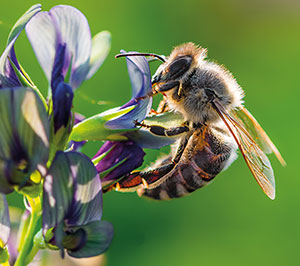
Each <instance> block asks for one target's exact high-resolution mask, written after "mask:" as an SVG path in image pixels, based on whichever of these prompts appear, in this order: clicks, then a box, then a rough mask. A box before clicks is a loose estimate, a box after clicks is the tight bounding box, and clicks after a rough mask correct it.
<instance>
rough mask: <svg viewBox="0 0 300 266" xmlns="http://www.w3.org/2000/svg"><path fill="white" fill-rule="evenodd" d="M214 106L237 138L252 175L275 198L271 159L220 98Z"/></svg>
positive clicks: (270, 196) (268, 194)
mask: <svg viewBox="0 0 300 266" xmlns="http://www.w3.org/2000/svg"><path fill="white" fill-rule="evenodd" d="M213 107H214V109H215V110H216V111H217V113H218V114H219V116H220V118H221V119H222V120H223V122H224V123H225V125H226V126H227V128H228V129H229V131H230V133H231V134H232V136H233V138H234V139H235V141H236V143H237V145H238V147H239V149H240V151H241V153H242V155H243V157H244V159H245V161H246V164H247V165H248V167H249V169H250V171H251V173H252V175H253V176H254V177H255V179H256V181H257V182H258V184H259V185H260V187H261V188H262V189H263V191H264V192H265V193H266V194H267V196H268V197H269V198H271V199H274V198H275V179H274V174H273V169H272V167H271V163H270V161H269V159H268V158H267V156H266V155H265V153H264V152H263V151H262V150H261V149H260V147H259V146H258V145H257V144H256V143H255V141H254V140H253V138H252V137H251V136H250V134H249V133H248V131H247V130H246V129H245V128H244V126H243V125H242V124H240V123H239V122H238V121H237V120H236V119H235V118H234V117H233V116H231V115H230V114H228V112H227V111H226V110H225V108H224V107H223V106H222V104H221V103H220V102H219V101H218V100H214V101H213Z"/></svg>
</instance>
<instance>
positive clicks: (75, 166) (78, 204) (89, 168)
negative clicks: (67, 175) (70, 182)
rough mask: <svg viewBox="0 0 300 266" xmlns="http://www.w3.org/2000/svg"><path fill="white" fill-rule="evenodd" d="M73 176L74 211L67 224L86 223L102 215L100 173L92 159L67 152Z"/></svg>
mask: <svg viewBox="0 0 300 266" xmlns="http://www.w3.org/2000/svg"><path fill="white" fill-rule="evenodd" d="M67 155H68V160H69V164H70V166H71V171H72V173H73V176H75V175H76V176H75V178H76V186H75V188H74V196H73V197H74V198H73V202H72V206H71V210H72V213H71V214H70V215H69V216H68V217H67V224H68V225H70V226H72V225H74V226H75V225H84V224H87V223H90V222H93V221H96V220H98V221H99V220H101V217H102V188H101V181H100V178H99V175H98V173H97V171H96V168H95V166H94V165H93V163H92V162H91V161H90V159H89V158H88V157H87V156H85V155H84V154H81V153H78V152H69V153H67Z"/></svg>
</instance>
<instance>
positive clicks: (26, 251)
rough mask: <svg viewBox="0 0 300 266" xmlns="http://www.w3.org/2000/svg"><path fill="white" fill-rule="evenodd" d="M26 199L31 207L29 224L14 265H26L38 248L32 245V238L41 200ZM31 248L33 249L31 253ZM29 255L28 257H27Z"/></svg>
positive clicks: (38, 216)
mask: <svg viewBox="0 0 300 266" xmlns="http://www.w3.org/2000/svg"><path fill="white" fill-rule="evenodd" d="M27 200H28V202H29V204H30V207H31V217H30V222H29V226H28V227H27V233H26V235H25V241H24V244H23V246H22V249H21V250H20V253H19V256H18V258H17V260H16V263H15V266H24V265H27V264H28V263H29V262H30V261H31V260H32V259H33V258H34V256H35V254H36V253H37V251H38V249H36V248H35V247H33V238H34V233H35V232H36V226H37V224H38V221H39V219H40V216H41V201H40V198H39V197H37V198H34V199H33V198H30V197H27ZM32 249H33V250H34V251H35V253H34V254H33V252H32ZM28 255H30V256H29V258H27V257H28Z"/></svg>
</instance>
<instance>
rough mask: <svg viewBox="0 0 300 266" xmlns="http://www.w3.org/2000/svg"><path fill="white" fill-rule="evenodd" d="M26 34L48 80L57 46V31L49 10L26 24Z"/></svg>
mask: <svg viewBox="0 0 300 266" xmlns="http://www.w3.org/2000/svg"><path fill="white" fill-rule="evenodd" d="M25 30H26V34H27V37H28V39H29V41H30V43H31V46H32V48H33V50H34V52H35V55H36V57H37V59H38V61H39V63H40V65H41V67H42V69H43V71H44V72H45V75H46V77H47V79H48V81H49V82H50V81H51V73H52V68H53V64H54V57H55V54H56V48H57V47H56V46H57V44H56V43H57V32H56V28H55V26H54V24H53V20H52V18H51V16H50V14H49V12H40V13H39V14H37V15H36V16H34V17H33V18H32V20H31V21H30V22H29V23H28V24H27V25H26V28H25Z"/></svg>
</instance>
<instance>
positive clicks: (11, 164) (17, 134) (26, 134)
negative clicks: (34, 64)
mask: <svg viewBox="0 0 300 266" xmlns="http://www.w3.org/2000/svg"><path fill="white" fill-rule="evenodd" d="M0 120H1V125H0V147H1V148H0V193H10V192H12V191H13V189H17V190H22V191H23V192H24V193H26V194H29V193H33V194H32V195H35V196H36V194H39V192H40V187H39V184H37V183H35V182H33V181H32V180H31V179H30V176H31V174H32V173H33V172H35V171H36V170H37V169H38V170H39V171H40V172H41V173H45V169H46V163H47V161H48V155H49V144H50V143H49V138H50V129H49V122H48V116H47V113H46V110H45V108H44V105H43V103H42V102H41V100H40V98H39V97H38V96H37V95H36V93H35V92H34V91H33V90H32V89H30V88H3V89H1V90H0Z"/></svg>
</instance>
